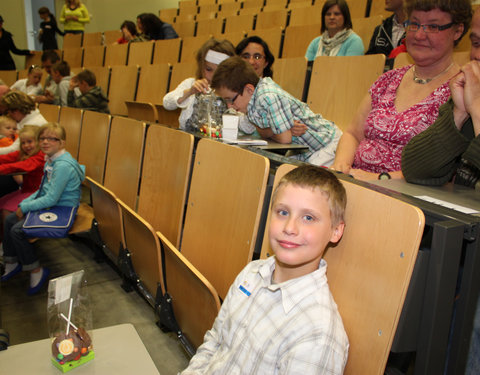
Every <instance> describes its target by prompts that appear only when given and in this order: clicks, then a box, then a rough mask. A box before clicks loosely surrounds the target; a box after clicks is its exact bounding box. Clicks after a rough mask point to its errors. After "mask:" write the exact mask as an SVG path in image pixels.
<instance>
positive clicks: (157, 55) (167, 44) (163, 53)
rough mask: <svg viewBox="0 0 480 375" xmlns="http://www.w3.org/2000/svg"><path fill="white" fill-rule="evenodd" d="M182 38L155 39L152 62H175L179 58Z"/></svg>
mask: <svg viewBox="0 0 480 375" xmlns="http://www.w3.org/2000/svg"><path fill="white" fill-rule="evenodd" d="M181 43H182V39H180V38H175V39H165V40H156V41H155V48H154V50H153V64H164V63H169V64H176V63H177V62H178V60H179V59H180V46H181Z"/></svg>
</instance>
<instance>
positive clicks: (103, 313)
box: [0, 238, 188, 375]
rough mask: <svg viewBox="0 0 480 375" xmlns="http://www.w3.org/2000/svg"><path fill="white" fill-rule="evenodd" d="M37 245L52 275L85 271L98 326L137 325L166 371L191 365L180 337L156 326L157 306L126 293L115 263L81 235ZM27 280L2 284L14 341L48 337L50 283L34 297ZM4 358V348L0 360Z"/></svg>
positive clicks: (0, 304)
mask: <svg viewBox="0 0 480 375" xmlns="http://www.w3.org/2000/svg"><path fill="white" fill-rule="evenodd" d="M36 246H37V249H38V254H39V256H40V262H41V264H42V265H43V266H47V267H49V268H50V270H51V277H57V276H61V275H65V274H68V273H71V272H75V271H78V270H81V269H83V270H85V272H86V277H87V283H88V293H89V297H90V301H91V305H92V307H93V328H94V329H96V328H103V327H109V326H113V325H117V324H122V323H132V324H133V325H134V327H135V329H136V330H137V332H138V334H139V336H140V338H141V339H142V341H143V344H144V345H145V347H146V348H147V351H148V352H149V354H150V356H151V357H152V359H153V361H154V363H155V364H156V366H157V369H158V371H159V372H160V374H161V375H170V374H177V372H178V371H180V370H182V369H184V368H185V367H186V366H187V364H188V358H187V356H186V354H185V352H184V350H183V348H182V346H181V344H180V342H179V341H178V340H177V338H176V335H175V334H173V333H168V334H165V333H163V332H162V331H161V330H160V328H158V327H157V326H156V324H155V316H154V313H153V309H152V308H151V307H150V305H149V304H148V303H147V302H146V301H145V300H144V299H143V298H142V297H141V296H140V295H139V294H138V293H137V292H131V293H126V292H125V291H124V290H123V289H122V288H121V286H120V285H121V279H120V277H119V275H118V273H117V272H116V271H115V270H114V268H113V266H112V265H111V264H110V262H108V261H106V262H103V263H97V262H96V261H95V260H94V259H93V252H92V251H91V249H89V247H88V246H87V245H86V244H85V243H84V242H83V241H79V240H78V239H77V240H75V241H72V240H71V239H68V238H66V239H58V240H51V239H42V240H39V241H37V243H36ZM28 281H29V275H28V274H27V273H22V274H20V275H17V276H16V277H14V278H12V279H11V280H9V281H7V282H5V283H1V285H0V316H1V324H0V327H1V328H3V329H5V330H7V331H8V333H9V334H10V345H15V344H21V343H25V342H30V341H36V340H41V339H45V338H47V337H48V328H47V318H46V316H47V315H46V313H47V287H46V286H45V287H44V288H43V289H42V291H41V292H40V293H39V294H38V295H36V296H33V297H29V296H27V294H26V289H27V286H28ZM93 344H94V345H95V338H94V341H93ZM7 350H8V349H7ZM1 357H2V352H0V362H1ZM46 360H49V358H47V359H46ZM59 374H60V372H59Z"/></svg>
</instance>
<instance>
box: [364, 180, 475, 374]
mask: <svg viewBox="0 0 480 375" xmlns="http://www.w3.org/2000/svg"><path fill="white" fill-rule="evenodd" d="M370 186H371V187H372V188H373V189H376V190H381V191H382V192H385V194H388V195H392V196H395V197H398V198H399V199H401V200H405V201H409V202H410V203H412V204H413V205H416V206H418V207H419V208H421V209H422V211H423V212H424V214H425V220H426V223H425V225H426V227H427V226H429V227H430V229H431V230H432V241H431V248H430V249H429V251H428V252H429V260H428V266H427V267H426V275H424V276H425V277H426V283H425V292H424V293H425V294H424V299H423V305H422V311H421V319H420V326H419V328H418V338H417V348H416V352H417V355H416V361H415V374H443V373H444V369H446V370H447V374H452V375H457V374H463V373H464V371H465V364H466V359H467V355H468V349H469V346H470V337H471V333H472V328H473V318H474V315H475V310H476V306H477V300H478V297H479V291H480V214H478V213H474V212H472V213H462V212H461V211H458V210H462V207H463V208H466V209H471V210H472V211H475V210H476V211H480V191H477V190H474V189H469V188H466V187H463V186H457V185H453V184H448V185H445V186H442V187H431V186H421V185H414V184H409V183H407V182H405V181H404V180H382V181H372V182H371V184H370ZM416 197H423V198H422V199H420V198H416ZM432 198H433V199H434V200H436V202H435V203H431V202H429V201H427V200H431V199H432ZM426 199H427V200H426ZM450 205H453V207H454V208H456V209H453V208H448V206H450ZM467 212H469V211H468V210H467ZM457 279H458V285H459V289H458V290H457V291H456V285H457ZM455 299H456V303H454V300H455ZM454 309H455V310H454ZM454 311H455V314H454ZM450 329H452V331H451V332H452V334H451V344H450V349H449V353H447V350H448V347H447V344H448V341H449V333H450ZM447 358H448V360H447Z"/></svg>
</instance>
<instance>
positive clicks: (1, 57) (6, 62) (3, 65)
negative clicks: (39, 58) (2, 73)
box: [0, 16, 31, 70]
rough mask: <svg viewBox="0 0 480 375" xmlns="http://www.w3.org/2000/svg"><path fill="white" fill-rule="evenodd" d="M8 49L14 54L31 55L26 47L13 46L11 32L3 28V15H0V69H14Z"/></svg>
mask: <svg viewBox="0 0 480 375" xmlns="http://www.w3.org/2000/svg"><path fill="white" fill-rule="evenodd" d="M10 51H11V52H12V53H14V54H15V55H31V52H30V51H29V50H28V49H18V48H17V47H16V46H15V43H14V42H13V38H12V34H11V33H9V32H8V31H7V30H5V29H4V28H3V17H2V16H0V70H16V67H15V62H14V61H13V59H12V56H11V55H10Z"/></svg>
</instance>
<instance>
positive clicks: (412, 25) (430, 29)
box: [405, 21, 455, 34]
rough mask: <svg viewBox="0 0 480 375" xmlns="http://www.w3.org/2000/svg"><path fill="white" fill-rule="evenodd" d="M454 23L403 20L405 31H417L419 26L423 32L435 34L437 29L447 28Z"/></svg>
mask: <svg viewBox="0 0 480 375" xmlns="http://www.w3.org/2000/svg"><path fill="white" fill-rule="evenodd" d="M453 25H455V23H454V22H450V23H447V24H446V25H436V24H432V25H421V24H419V23H417V22H412V21H405V28H406V30H407V31H412V32H417V31H418V30H419V29H420V28H422V29H423V32H424V33H428V34H435V33H438V32H439V31H443V30H447V29H449V28H451V27H452V26H453Z"/></svg>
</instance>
